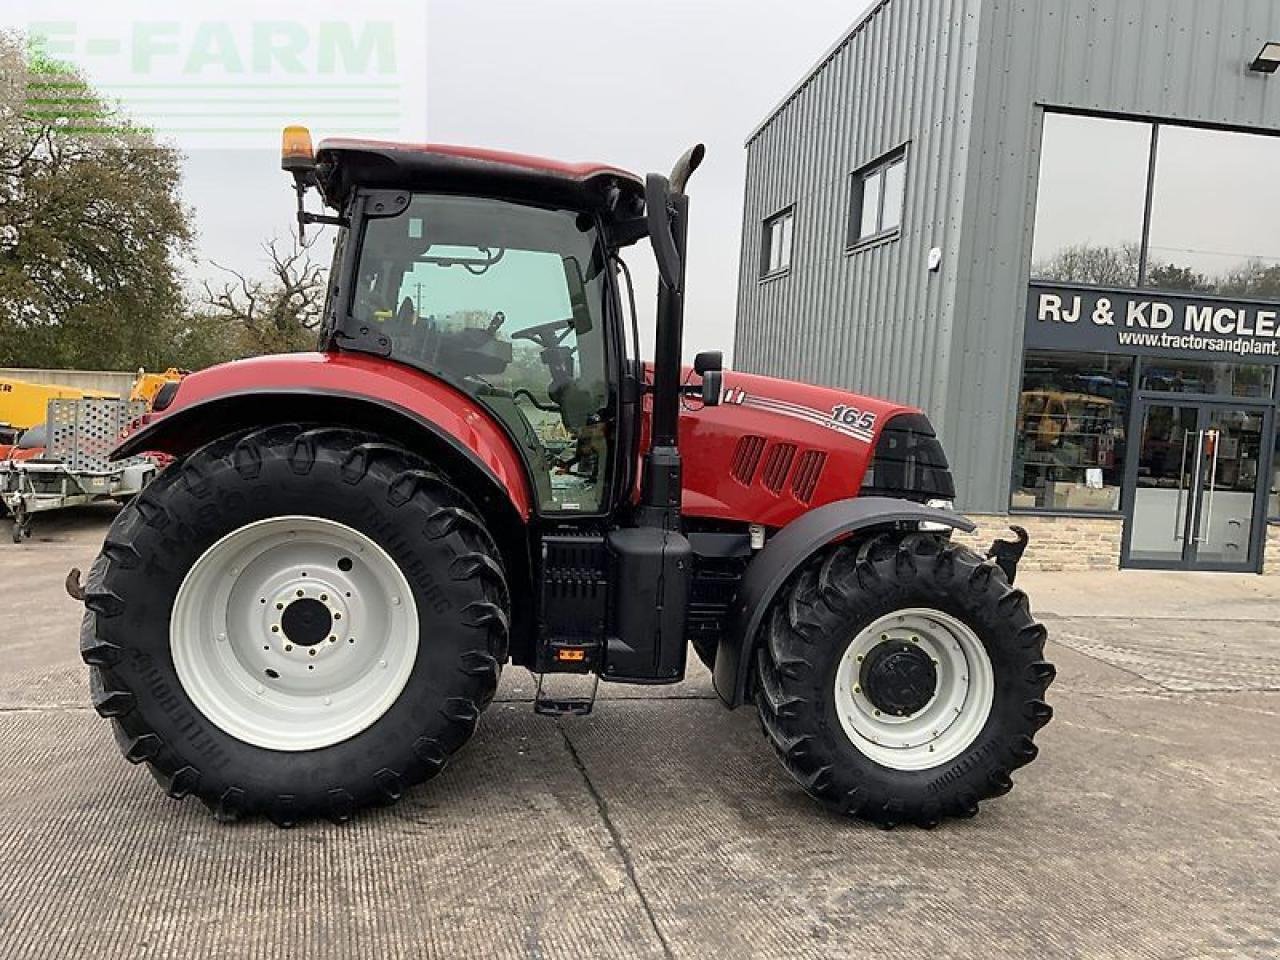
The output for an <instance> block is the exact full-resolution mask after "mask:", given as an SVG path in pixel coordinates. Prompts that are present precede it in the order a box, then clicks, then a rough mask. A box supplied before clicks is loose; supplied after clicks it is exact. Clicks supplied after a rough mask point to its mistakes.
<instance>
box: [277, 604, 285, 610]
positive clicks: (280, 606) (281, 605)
mask: <svg viewBox="0 0 1280 960" xmlns="http://www.w3.org/2000/svg"><path fill="white" fill-rule="evenodd" d="M276 609H277V610H283V609H284V604H283V603H277V604H276Z"/></svg>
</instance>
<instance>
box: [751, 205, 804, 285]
mask: <svg viewBox="0 0 1280 960" xmlns="http://www.w3.org/2000/svg"><path fill="white" fill-rule="evenodd" d="M795 219H796V210H795V207H788V208H787V209H786V210H783V211H782V212H781V213H778V214H774V215H773V216H772V217H770V218H769V219H768V220H766V221H765V222H764V245H763V248H762V251H761V257H760V276H762V277H770V276H773V275H774V274H776V273H784V272H785V271H787V270H789V269H791V236H792V227H793V226H794V224H795Z"/></svg>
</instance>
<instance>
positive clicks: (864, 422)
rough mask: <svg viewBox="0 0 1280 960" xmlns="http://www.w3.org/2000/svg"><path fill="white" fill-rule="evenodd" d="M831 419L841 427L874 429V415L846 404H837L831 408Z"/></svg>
mask: <svg viewBox="0 0 1280 960" xmlns="http://www.w3.org/2000/svg"><path fill="white" fill-rule="evenodd" d="M831 421H832V423H833V424H838V425H839V426H842V427H853V428H854V429H855V430H874V429H875V426H876V415H875V414H874V413H871V412H869V411H866V410H859V409H858V408H857V407H850V406H848V405H847V404H843V403H841V404H837V405H836V406H834V407H832V408H831Z"/></svg>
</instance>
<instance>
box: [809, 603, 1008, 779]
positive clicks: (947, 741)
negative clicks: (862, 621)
mask: <svg viewBox="0 0 1280 960" xmlns="http://www.w3.org/2000/svg"><path fill="white" fill-rule="evenodd" d="M834 680H835V682H834V690H833V694H834V701H835V702H834V707H835V712H836V715H837V717H838V718H839V720H840V725H841V727H842V729H843V730H844V732H845V734H846V735H847V736H848V738H849V742H850V743H851V744H852V745H853V746H854V747H855V748H856V749H858V750H859V751H861V752H862V753H863V754H865V755H866V756H868V757H870V758H871V759H872V760H874V761H875V762H877V763H879V764H881V765H883V766H886V767H889V768H891V769H894V770H926V769H930V768H932V767H936V766H939V765H940V764H944V763H946V762H948V761H949V760H953V759H955V758H956V757H957V756H959V755H960V754H961V753H963V752H964V751H965V750H966V749H967V748H968V747H969V745H970V744H972V743H973V741H974V740H975V739H976V738H977V737H978V735H979V733H980V732H981V731H982V728H983V726H984V724H985V723H986V721H987V717H988V716H989V715H990V712H991V705H992V702H993V697H994V692H995V678H994V670H993V668H992V665H991V658H990V657H989V656H988V655H987V652H986V649H985V648H984V646H983V643H982V641H981V640H980V639H979V638H978V635H977V634H976V633H975V632H974V631H973V629H972V628H970V627H969V626H968V625H967V624H966V623H964V622H963V621H961V620H960V619H958V618H957V617H954V616H952V615H951V614H949V613H945V612H943V611H941V610H937V609H933V608H929V607H904V608H902V609H900V610H895V611H893V612H892V613H888V614H885V615H884V616H882V617H879V618H877V619H876V620H874V621H872V622H871V623H869V624H867V625H866V626H865V627H863V628H862V629H861V630H859V631H858V632H857V633H856V634H855V635H854V637H853V638H852V639H851V640H850V641H849V643H848V645H847V646H846V647H845V650H844V653H843V655H842V656H841V657H840V661H839V664H838V666H837V668H836V673H835V678H834Z"/></svg>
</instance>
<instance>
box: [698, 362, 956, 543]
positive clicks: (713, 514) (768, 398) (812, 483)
mask: <svg viewBox="0 0 1280 960" xmlns="http://www.w3.org/2000/svg"><path fill="white" fill-rule="evenodd" d="M691 378H692V374H687V375H686V380H687V381H688V380H689V379H691ZM680 447H681V450H682V451H683V452H684V488H685V489H684V512H685V514H686V516H694V517H703V518H707V519H718V520H739V521H743V520H745V521H749V522H752V523H763V524H765V525H766V526H777V527H780V526H784V525H785V524H787V523H789V522H790V521H791V520H794V519H795V518H796V517H798V516H800V515H801V514H802V513H804V512H806V511H808V510H810V509H812V508H814V507H819V506H822V505H823V504H827V503H831V502H833V501H835V500H843V499H847V498H849V497H854V496H857V495H858V494H859V493H860V492H861V493H864V494H865V493H874V494H876V495H880V496H898V497H905V498H907V499H911V500H916V501H920V502H925V501H928V500H949V499H951V498H952V497H954V495H955V490H954V487H953V485H952V481H951V475H950V472H949V470H948V467H947V462H946V456H945V455H944V454H943V452H942V447H941V444H939V443H938V440H937V437H936V436H935V434H934V431H933V428H932V427H931V426H930V424H929V421H928V418H927V417H926V416H925V415H924V414H923V413H922V412H921V411H920V410H919V409H917V408H916V407H911V406H906V405H904V404H899V403H893V402H891V401H887V400H880V399H877V398H875V397H866V396H862V395H860V394H856V393H850V392H847V391H843V390H834V389H830V388H828V387H818V386H813V385H810V384H804V383H794V382H792V381H788V380H778V379H775V378H773V377H762V376H755V375H752V374H745V373H735V372H733V371H725V373H724V389H723V393H722V395H721V403H720V405H719V406H714V407H703V406H702V405H701V403H700V402H698V401H696V400H686V401H685V409H684V412H683V414H682V416H681V419H680Z"/></svg>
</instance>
